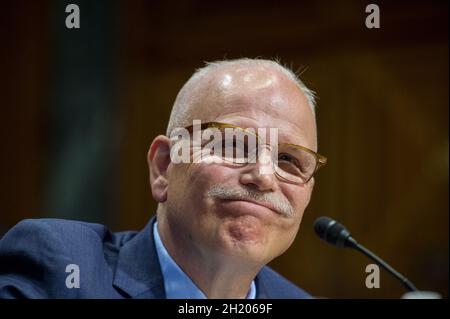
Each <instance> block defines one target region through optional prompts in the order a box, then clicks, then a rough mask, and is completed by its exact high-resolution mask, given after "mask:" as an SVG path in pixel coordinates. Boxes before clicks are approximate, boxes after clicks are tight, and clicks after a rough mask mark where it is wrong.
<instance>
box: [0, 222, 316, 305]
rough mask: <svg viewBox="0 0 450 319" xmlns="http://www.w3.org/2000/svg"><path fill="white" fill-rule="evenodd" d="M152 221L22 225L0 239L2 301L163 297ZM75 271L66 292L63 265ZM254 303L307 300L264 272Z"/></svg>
mask: <svg viewBox="0 0 450 319" xmlns="http://www.w3.org/2000/svg"><path fill="white" fill-rule="evenodd" d="M154 222H155V218H152V220H150V222H149V223H148V224H147V226H146V227H145V228H144V229H143V230H142V231H141V232H120V233H112V232H110V231H109V230H108V229H107V228H106V227H105V226H103V225H99V224H90V223H84V222H78V221H67V220H58V219H37V220H24V221H22V222H20V223H19V224H17V225H16V226H15V227H13V228H12V229H11V230H10V231H9V232H7V233H6V234H5V236H4V237H3V238H2V239H1V240H0V298H108V299H110V298H165V292H164V282H163V276H162V273H161V269H160V265H159V260H158V256H157V253H156V248H155V244H154V241H153V227H152V225H153V223H154ZM69 264H76V265H78V266H79V278H80V282H79V283H80V287H79V288H70V289H69V288H68V287H67V286H66V278H67V276H69V275H70V273H67V272H66V266H67V265H69ZM255 283H256V289H257V298H310V296H309V295H308V294H307V293H306V292H304V291H303V290H301V289H300V288H298V287H296V286H295V285H294V284H292V283H291V282H289V281H288V280H286V279H285V278H283V277H282V276H280V275H279V274H277V273H276V272H274V271H273V270H271V269H270V268H269V267H264V268H262V270H261V271H260V272H259V274H258V275H257V277H256V279H255Z"/></svg>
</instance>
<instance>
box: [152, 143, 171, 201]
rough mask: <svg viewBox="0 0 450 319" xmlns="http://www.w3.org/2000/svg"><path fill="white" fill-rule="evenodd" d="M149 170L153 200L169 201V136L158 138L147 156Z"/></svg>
mask: <svg viewBox="0 0 450 319" xmlns="http://www.w3.org/2000/svg"><path fill="white" fill-rule="evenodd" d="M147 162H148V168H149V172H150V187H151V189H152V195H153V198H154V199H155V200H156V201H157V202H158V203H163V202H165V201H166V200H167V189H168V186H169V183H168V180H167V168H168V167H169V164H170V140H169V138H168V137H167V136H164V135H159V136H157V137H156V138H155V139H154V140H153V142H152V145H150V149H149V151H148V154H147Z"/></svg>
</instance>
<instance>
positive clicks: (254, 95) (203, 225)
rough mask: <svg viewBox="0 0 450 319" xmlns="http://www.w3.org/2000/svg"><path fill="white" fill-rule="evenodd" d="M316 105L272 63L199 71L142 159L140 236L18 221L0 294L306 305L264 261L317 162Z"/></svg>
mask: <svg viewBox="0 0 450 319" xmlns="http://www.w3.org/2000/svg"><path fill="white" fill-rule="evenodd" d="M314 108H315V104H314V94H313V92H312V91H310V90H309V89H308V88H307V87H306V86H305V85H304V84H303V83H302V82H301V81H300V79H299V78H298V77H297V76H296V75H295V74H294V73H293V72H291V71H290V70H289V69H287V68H285V67H283V66H281V65H280V64H278V63H277V62H274V61H270V60H260V59H239V60H230V61H218V62H214V63H209V64H207V65H206V66H205V67H203V68H201V69H199V70H198V71H197V72H196V73H194V75H193V76H192V77H191V78H190V79H189V80H188V81H187V83H186V84H185V85H184V86H183V88H182V89H181V90H180V92H179V94H178V96H177V98H176V100H175V103H174V105H173V108H172V113H171V116H170V120H169V124H168V127H167V133H166V135H160V136H157V137H156V138H155V139H154V140H153V142H152V144H151V146H150V149H149V151H148V155H147V160H148V166H149V177H150V187H151V191H152V195H153V198H154V199H155V200H156V201H157V203H158V208H157V214H156V216H155V217H153V218H151V220H150V221H149V223H148V224H147V226H146V227H145V228H144V229H143V230H142V231H141V232H121V233H111V232H110V231H109V230H108V229H107V228H106V227H105V226H102V225H97V224H89V223H83V222H75V221H63V220H50V219H42V220H25V221H23V222H21V223H19V224H18V225H16V226H15V227H14V228H12V229H11V230H10V231H9V232H8V233H7V234H6V235H5V236H4V238H3V239H2V240H1V241H0V297H3V298H17V297H24V298H198V299H199V298H248V299H255V298H310V295H309V294H308V293H306V292H305V291H303V290H302V289H300V288H298V287H297V286H295V285H294V284H293V283H291V282H289V281H288V280H287V279H285V278H283V277H282V276H280V275H279V274H277V273H276V272H274V271H273V270H271V269H270V268H269V267H267V266H266V264H267V263H269V262H270V261H271V260H273V259H274V258H276V257H278V256H279V255H281V254H282V253H283V252H284V251H286V250H287V249H288V248H289V246H290V245H291V244H292V242H293V241H294V239H295V237H296V234H297V232H298V229H299V226H300V222H301V219H302V216H303V213H304V211H305V208H306V207H307V205H308V203H309V201H310V198H311V193H312V190H313V186H314V174H315V172H316V171H317V169H318V168H319V167H320V166H321V165H323V164H325V162H326V159H325V158H324V157H323V156H321V155H319V154H318V153H317V133H316V121H315V112H314ZM180 132H182V133H183V134H181V135H180V134H179V133H180ZM269 132H270V133H269ZM272 133H273V134H272ZM252 141H253V142H255V143H252ZM180 143H181V144H180ZM180 145H181V146H182V147H181V148H180V147H179V146H180ZM177 147H178V148H177ZM174 149H177V151H176V152H175V151H174ZM178 150H181V151H183V150H184V151H185V152H186V150H187V153H186V154H181V155H180V153H179V151H178ZM186 155H187V156H186ZM181 159H183V160H181ZM263 159H264V160H263Z"/></svg>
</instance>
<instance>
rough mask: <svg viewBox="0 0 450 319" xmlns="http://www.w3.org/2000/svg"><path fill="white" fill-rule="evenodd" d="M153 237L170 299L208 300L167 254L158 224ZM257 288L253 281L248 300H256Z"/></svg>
mask: <svg viewBox="0 0 450 319" xmlns="http://www.w3.org/2000/svg"><path fill="white" fill-rule="evenodd" d="M153 237H154V240H155V246H156V252H157V254H158V258H159V263H160V265H161V272H162V275H163V278H164V289H165V291H166V297H167V298H168V299H206V296H205V294H204V293H203V292H202V291H201V290H200V289H199V288H198V287H197V286H196V285H195V283H194V282H193V281H192V280H191V278H189V276H188V275H186V273H185V272H184V271H183V270H182V269H181V268H180V267H179V266H178V265H177V263H176V262H175V261H174V260H173V259H172V257H171V256H170V255H169V253H168V252H167V249H166V247H164V244H163V243H162V241H161V238H160V237H159V232H158V222H155V223H154V225H153ZM255 297H256V286H255V281H252V283H251V285H250V290H249V292H248V294H247V299H255Z"/></svg>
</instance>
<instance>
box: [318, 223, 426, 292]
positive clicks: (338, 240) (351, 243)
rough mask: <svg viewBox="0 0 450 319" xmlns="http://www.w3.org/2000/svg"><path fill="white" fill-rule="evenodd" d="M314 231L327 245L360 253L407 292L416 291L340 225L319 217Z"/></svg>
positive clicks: (408, 282) (405, 279) (407, 281)
mask: <svg viewBox="0 0 450 319" xmlns="http://www.w3.org/2000/svg"><path fill="white" fill-rule="evenodd" d="M314 231H315V232H316V234H317V236H319V237H320V238H321V239H323V240H324V241H326V242H327V243H329V244H331V245H334V246H337V247H349V248H353V249H356V250H358V251H360V252H362V253H363V254H364V255H366V256H367V257H369V258H370V259H372V260H373V261H374V262H376V263H377V264H378V265H380V266H381V267H382V268H384V269H385V270H387V271H388V272H389V273H390V274H391V275H393V276H394V277H395V278H397V279H398V280H400V281H401V282H402V284H403V285H404V286H405V287H406V289H408V290H409V291H417V288H416V287H415V286H414V285H413V284H412V283H411V282H410V281H409V280H408V279H407V278H406V277H405V276H403V275H402V274H400V273H399V272H398V271H396V270H395V269H394V268H392V267H391V266H390V265H389V264H388V263H386V262H385V261H384V260H382V259H381V258H380V257H378V256H377V255H375V254H374V253H373V252H371V251H370V250H368V249H367V248H366V247H364V246H363V245H361V244H360V243H358V242H357V241H356V240H355V239H354V238H353V237H352V235H351V234H350V232H349V231H348V230H347V229H346V228H345V227H344V226H343V225H341V224H339V223H338V222H337V221H335V220H334V219H331V218H330V217H319V218H317V219H316V221H315V222H314Z"/></svg>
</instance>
